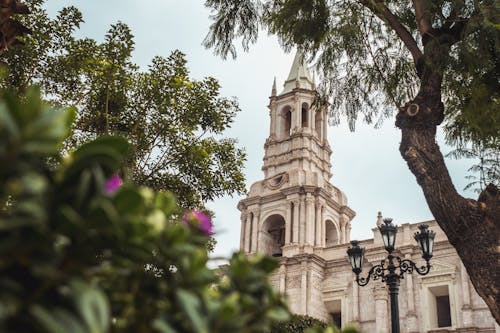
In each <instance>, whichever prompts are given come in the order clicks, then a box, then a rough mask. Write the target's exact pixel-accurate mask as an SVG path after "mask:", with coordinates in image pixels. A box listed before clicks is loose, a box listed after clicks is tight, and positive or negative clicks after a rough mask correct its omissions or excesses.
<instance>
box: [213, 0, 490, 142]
mask: <svg viewBox="0 0 500 333" xmlns="http://www.w3.org/2000/svg"><path fill="white" fill-rule="evenodd" d="M236 3H238V5H236ZM206 6H207V7H209V8H210V9H212V11H213V13H212V16H211V18H212V20H213V21H214V22H213V24H212V26H211V29H210V32H209V34H208V36H207V37H206V39H205V45H206V46H207V47H212V48H214V51H215V52H216V53H217V54H220V55H222V56H223V57H225V56H226V55H227V54H228V53H232V54H233V56H234V55H235V52H234V50H235V48H234V45H233V42H234V41H235V40H237V39H239V38H243V40H244V41H245V42H246V43H247V44H248V42H254V41H256V40H257V35H258V31H259V29H260V27H263V28H264V29H267V30H268V31H270V32H271V33H273V34H275V35H277V36H278V38H279V39H280V41H281V43H282V45H283V46H284V48H285V49H287V50H289V49H291V48H292V47H294V46H298V47H299V48H301V49H302V50H303V51H305V52H306V53H307V54H309V55H310V60H314V62H315V65H316V66H315V67H316V69H317V70H318V72H319V73H320V75H321V76H322V84H321V86H320V90H321V94H322V95H323V96H324V97H323V99H325V100H328V101H329V104H330V116H331V120H332V122H333V123H338V122H339V121H340V119H341V118H343V117H345V118H347V120H348V122H349V125H350V127H351V129H352V130H354V127H355V123H356V121H357V120H358V118H359V117H360V116H362V117H363V120H364V121H365V122H367V123H375V124H376V125H379V124H380V122H381V121H382V120H383V119H384V117H391V116H392V115H393V114H394V112H395V111H397V110H398V108H399V107H401V106H402V105H403V104H405V103H406V102H409V101H411V100H412V99H413V98H414V97H415V96H416V95H417V93H418V92H424V91H425V89H426V88H425V87H424V85H425V84H426V82H424V81H425V80H427V79H428V77H429V76H428V75H427V74H425V75H424V72H425V73H429V72H431V71H432V72H433V73H436V74H437V76H438V77H439V78H441V77H442V78H443V79H442V84H439V85H438V86H437V89H435V90H436V91H432V92H430V91H425V93H426V94H432V96H437V98H438V99H439V100H441V96H443V101H444V106H445V131H446V139H447V141H448V143H450V144H453V145H455V146H457V147H458V148H464V147H466V146H467V144H472V145H474V146H477V147H480V146H484V145H486V146H492V145H494V143H495V142H496V141H495V140H498V137H500V112H498V110H499V109H500V96H499V94H500V60H499V59H500V54H499V52H500V21H499V18H500V7H499V6H498V1H426V0H418V1H413V2H409V1H393V0H387V1H352V0H347V1H332V0H314V1H301V0H272V1H258V0H242V1H233V0H227V1H222V0H219V1H215V0H209V1H206ZM416 7H418V8H419V10H421V11H422V13H423V14H422V17H420V18H419V19H418V20H417V19H416V17H415V12H416V9H415V8H416ZM244 46H245V47H244V49H247V48H248V45H244ZM426 75H427V76H426ZM429 96H430V95H429ZM495 149H498V146H497V147H496V148H495Z"/></svg>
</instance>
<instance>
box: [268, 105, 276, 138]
mask: <svg viewBox="0 0 500 333" xmlns="http://www.w3.org/2000/svg"><path fill="white" fill-rule="evenodd" d="M275 114H276V110H275V108H274V106H273V105H271V108H270V110H269V118H270V122H269V137H270V138H273V136H275V135H276V126H275V125H276V121H275Z"/></svg>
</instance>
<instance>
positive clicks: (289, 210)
mask: <svg viewBox="0 0 500 333" xmlns="http://www.w3.org/2000/svg"><path fill="white" fill-rule="evenodd" d="M286 204H287V207H286V220H285V245H288V244H290V241H291V239H292V237H291V234H292V204H291V203H290V202H289V201H287V202H286Z"/></svg>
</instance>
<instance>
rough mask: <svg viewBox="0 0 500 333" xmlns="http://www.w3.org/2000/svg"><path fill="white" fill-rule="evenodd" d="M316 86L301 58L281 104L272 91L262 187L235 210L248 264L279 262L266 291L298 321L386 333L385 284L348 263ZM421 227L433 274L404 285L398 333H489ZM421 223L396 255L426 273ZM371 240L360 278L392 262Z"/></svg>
mask: <svg viewBox="0 0 500 333" xmlns="http://www.w3.org/2000/svg"><path fill="white" fill-rule="evenodd" d="M314 87H315V84H314V82H313V80H312V79H311V77H310V75H309V71H308V69H307V66H306V65H305V63H304V62H303V59H301V56H300V54H299V53H298V54H297V55H296V57H295V59H294V64H293V66H292V69H291V71H290V74H289V77H288V79H287V81H285V85H284V89H283V91H282V93H281V94H279V95H277V94H276V93H277V89H276V86H275V85H273V89H272V96H271V97H270V105H269V109H270V113H269V114H270V133H269V137H268V138H267V140H266V143H265V145H264V149H265V155H264V164H263V167H262V170H263V171H264V179H263V180H261V181H258V182H256V183H254V184H253V185H252V186H251V187H250V191H249V193H248V196H247V197H246V198H245V199H243V200H241V201H240V203H239V204H238V209H240V211H241V213H242V215H241V222H242V225H241V232H242V237H241V248H242V250H244V251H245V253H246V254H248V255H253V254H254V253H256V252H258V253H264V254H268V255H272V254H274V255H276V256H277V260H278V261H279V263H280V267H279V269H278V270H277V271H276V272H274V273H273V274H272V275H271V277H270V283H271V284H272V285H273V286H274V287H275V288H276V290H278V291H279V292H281V293H282V294H284V295H286V296H287V299H288V303H289V306H290V309H291V311H292V312H294V313H299V314H308V315H310V316H313V317H316V318H319V319H323V320H325V321H328V320H330V318H331V316H332V315H333V316H334V317H335V318H336V319H339V318H340V320H341V322H342V324H346V323H349V322H351V323H354V324H356V325H357V326H358V327H359V329H360V331H361V332H366V333H368V332H369V333H387V332H389V331H390V321H389V314H390V304H389V296H388V292H387V287H386V286H385V283H382V282H381V281H380V280H378V281H370V282H369V284H368V285H367V286H364V287H360V286H358V285H357V284H356V282H355V276H354V274H353V273H352V270H351V267H350V264H349V263H348V261H347V254H346V250H347V248H348V246H349V241H350V229H351V220H352V219H353V218H354V216H355V213H354V211H352V210H351V209H350V208H349V206H348V203H347V197H346V195H345V194H344V193H343V192H342V191H340V190H339V189H338V188H336V187H335V186H334V185H333V184H331V183H330V178H331V162H330V156H331V153H332V151H331V149H330V146H329V144H328V142H327V140H326V137H327V136H326V132H327V121H326V119H327V116H326V109H324V110H321V111H320V112H319V113H317V112H316V111H315V110H314V108H311V105H312V101H313V100H314V97H315V91H314V89H315V88H314ZM302 108H304V110H305V111H303V110H302ZM303 116H304V117H307V121H303V119H302V117H303ZM304 120H305V119H304ZM306 123H307V126H306V127H304V126H303V125H305V124H306ZM278 216H279V217H278ZM328 220H329V221H331V222H332V223H333V224H332V225H331V227H332V228H330V227H329V229H328V230H330V231H331V232H330V234H329V239H330V242H327V240H326V234H327V225H326V224H325V222H326V221H328ZM380 223H382V215H381V214H379V220H377V224H378V225H379V224H380ZM425 223H426V224H429V226H430V229H432V230H434V231H435V232H436V237H435V248H434V257H433V258H432V260H431V262H430V263H431V265H432V268H431V271H430V272H429V274H428V275H425V276H420V275H418V274H417V273H416V272H414V273H413V274H405V278H404V279H403V280H401V281H400V289H399V310H400V324H401V332H402V333H424V332H426V333H429V332H430V333H438V332H439V333H451V332H453V333H465V332H467V333H476V332H477V333H479V332H481V333H493V332H494V331H495V322H494V320H493V318H492V316H491V315H490V313H489V311H488V308H487V307H486V305H485V303H484V302H483V301H482V299H481V298H480V297H479V296H478V295H477V294H476V292H475V291H474V288H473V286H472V285H471V283H470V280H469V278H468V276H467V273H466V271H465V268H464V267H463V265H462V263H461V261H460V259H459V257H458V255H457V254H456V252H455V250H454V248H453V247H452V246H451V245H450V244H449V242H448V241H447V238H446V235H445V234H444V233H443V232H442V230H441V229H440V228H439V226H438V225H437V223H436V222H435V221H428V222H425ZM419 224H421V223H419ZM419 224H409V223H404V224H401V225H400V226H399V228H398V234H397V239H396V245H395V248H396V249H397V251H395V255H397V256H399V257H401V258H403V259H411V260H413V261H415V262H417V264H420V265H422V264H424V260H423V259H421V255H420V250H419V248H418V246H417V244H416V242H415V241H414V239H413V235H414V233H415V232H416V231H417V230H418V228H417V227H418V225H419ZM283 226H284V228H285V230H283ZM333 226H334V227H333ZM372 231H373V238H372V239H367V240H363V241H361V242H360V243H361V246H362V247H365V248H366V252H365V263H364V269H363V273H362V275H363V276H366V274H367V272H368V271H369V270H370V267H371V266H373V265H376V264H379V263H380V261H381V260H383V259H384V258H386V255H387V253H386V251H385V249H384V246H383V242H382V239H381V236H380V233H379V231H378V228H376V227H375V228H373V229H372ZM332 240H334V241H333V242H332ZM281 244H283V246H281ZM446 297H448V300H449V303H450V306H449V307H448V309H449V310H450V311H449V313H450V318H451V322H452V325H451V327H441V328H438V327H437V326H438V324H437V318H438V314H437V302H438V301H439V302H440V303H439V304H441V306H442V305H443V304H446V299H447V298H446ZM443 302H444V303H443ZM445 310H446V309H445ZM445 312H446V311H445ZM441 320H443V316H442V312H441ZM496 333H500V328H498V327H497V332H496Z"/></svg>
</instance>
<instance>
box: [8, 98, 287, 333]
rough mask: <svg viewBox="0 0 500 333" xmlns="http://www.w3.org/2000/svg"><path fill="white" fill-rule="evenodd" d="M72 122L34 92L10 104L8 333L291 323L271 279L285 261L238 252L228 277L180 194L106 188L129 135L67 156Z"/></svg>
mask: <svg viewBox="0 0 500 333" xmlns="http://www.w3.org/2000/svg"><path fill="white" fill-rule="evenodd" d="M73 117H74V110H73V109H58V108H52V107H50V106H48V105H46V104H45V103H43V102H42V101H41V99H40V97H39V96H38V93H37V92H36V91H35V90H29V91H28V93H27V95H26V96H23V97H22V98H16V97H14V96H13V95H10V94H7V95H5V96H4V97H3V98H2V100H1V102H0V138H1V140H0V160H2V161H8V163H2V164H0V191H1V192H0V200H1V201H0V207H1V209H0V332H19V333H23V332H44V333H60V332H61V333H62V332H77V333H101V332H102V333H104V332H168V333H175V332H197V333H203V332H207V333H208V332H224V331H227V332H249V333H251V332H256V333H257V332H262V331H263V330H267V329H268V328H269V326H270V324H271V323H273V322H276V321H280V320H286V319H288V316H289V313H288V310H287V308H286V306H285V305H284V303H283V301H282V300H281V298H280V297H279V295H278V294H277V293H276V292H274V291H273V289H272V288H271V286H270V285H269V284H268V283H267V277H268V274H269V273H270V272H272V271H273V270H274V269H276V267H277V263H276V262H275V261H274V260H272V259H271V258H267V257H260V256H255V257H252V258H246V257H245V256H244V255H243V254H241V253H236V254H235V255H234V256H233V257H232V258H231V260H230V265H229V266H228V267H227V270H226V272H225V276H224V278H223V280H222V281H219V279H218V278H217V276H216V275H215V273H214V272H213V271H212V270H210V269H208V268H207V261H208V257H207V250H206V244H207V241H208V239H209V238H208V237H207V236H206V235H205V233H204V232H203V230H201V229H200V228H199V226H198V225H197V224H196V223H191V222H184V223H178V222H176V221H177V220H178V217H179V216H180V213H181V212H180V211H179V210H178V208H177V206H176V204H175V200H174V198H173V196H172V195H170V194H169V193H167V192H154V191H153V190H151V189H149V188H147V187H137V186H134V185H130V184H124V185H123V186H121V187H120V188H119V189H112V190H110V189H106V188H107V187H106V186H105V185H106V183H107V180H108V179H110V177H111V176H113V175H115V173H116V172H117V170H119V169H120V166H121V165H122V164H123V163H124V162H125V159H126V157H127V155H128V149H129V145H128V144H127V142H126V141H125V140H124V139H122V138H119V137H110V136H103V137H100V138H98V139H96V140H92V141H89V142H87V143H85V144H84V145H82V146H81V147H79V148H78V149H76V150H74V151H70V152H68V154H67V156H65V157H64V158H62V159H61V160H58V159H60V157H59V154H58V150H59V149H60V147H61V145H62V143H63V141H64V140H65V139H66V136H67V135H68V133H69V128H70V123H71V120H72V118H73ZM49 158H50V159H55V160H56V161H57V162H58V163H50V164H49V163H47V160H48V159H49Z"/></svg>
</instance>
